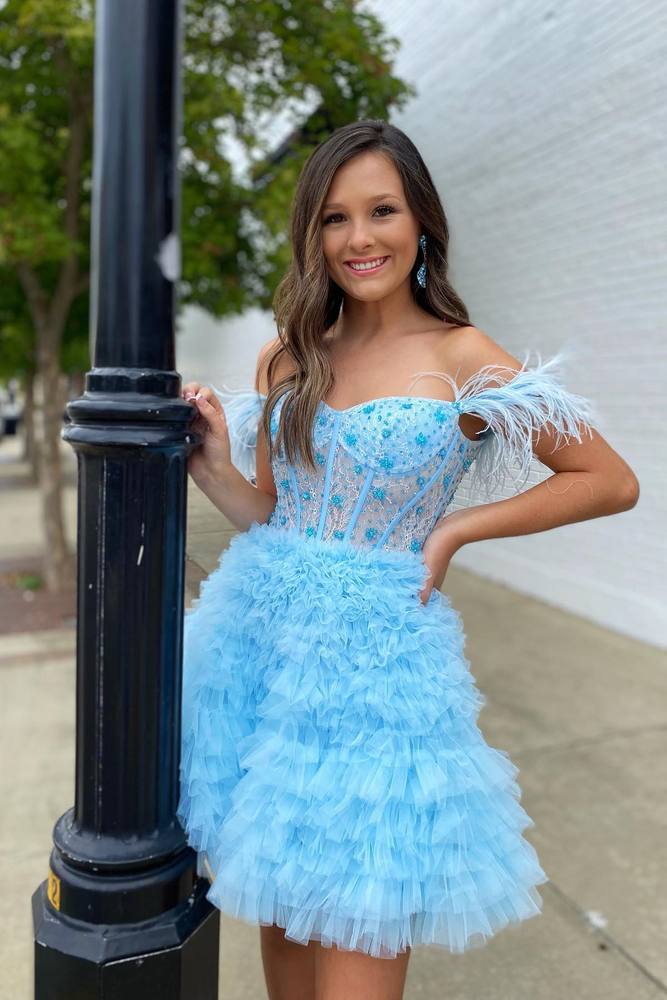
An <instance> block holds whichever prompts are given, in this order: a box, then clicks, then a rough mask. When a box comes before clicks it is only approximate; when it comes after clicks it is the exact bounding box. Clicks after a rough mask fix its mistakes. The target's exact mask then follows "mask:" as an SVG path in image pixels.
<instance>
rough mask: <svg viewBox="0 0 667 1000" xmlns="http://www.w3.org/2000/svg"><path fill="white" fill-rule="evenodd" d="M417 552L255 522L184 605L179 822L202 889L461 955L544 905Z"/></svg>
mask: <svg viewBox="0 0 667 1000" xmlns="http://www.w3.org/2000/svg"><path fill="white" fill-rule="evenodd" d="M427 574H428V570H427V568H426V565H425V563H424V560H423V557H422V556H421V554H420V553H413V552H405V551H382V550H362V549H359V548H355V547H353V546H352V545H350V544H348V543H346V542H341V543H329V542H323V541H317V540H314V539H311V538H306V537H305V536H303V535H299V534H297V533H296V532H295V531H293V530H288V531H286V530H282V529H279V528H277V527H274V526H270V525H266V524H258V523H253V524H252V526H251V528H250V530H249V531H247V532H242V533H240V534H237V535H235V536H234V537H233V539H232V541H231V543H230V545H229V547H228V549H227V550H226V551H225V552H224V553H223V555H222V556H221V559H220V562H219V565H218V567H217V568H216V569H215V570H214V572H213V573H211V575H210V576H209V577H208V578H207V579H206V580H204V582H203V584H202V587H201V591H200V596H199V598H198V599H197V600H195V602H194V603H193V605H192V607H191V608H190V609H189V610H188V612H187V613H186V616H185V629H184V680H183V716H182V719H183V725H182V759H181V799H180V803H179V819H180V821H181V823H182V824H183V827H184V828H185V830H186V832H187V835H188V840H189V843H190V844H191V845H192V847H194V848H195V849H196V850H197V851H198V852H199V861H200V866H201V867H200V870H204V867H205V866H207V868H208V871H209V874H210V877H212V884H211V888H210V890H209V892H208V898H209V899H210V900H211V902H212V903H213V904H215V906H217V907H218V908H219V909H220V910H223V911H224V912H226V913H227V914H229V915H231V916H233V917H237V918H240V919H242V920H245V921H247V922H249V923H253V924H265V925H270V924H277V925H279V926H280V927H283V928H285V936H286V937H287V938H289V939H291V940H293V941H297V942H299V943H301V944H306V943H307V942H308V941H309V940H311V939H316V940H319V941H321V942H322V944H323V945H325V946H328V947H331V946H332V945H336V946H337V947H338V948H340V949H346V950H354V951H363V952H366V953H368V954H370V955H373V956H376V957H382V958H392V957H395V956H396V955H397V954H398V953H399V952H402V951H405V950H406V948H408V947H414V946H416V945H437V946H441V947H443V948H446V949H448V950H449V951H452V952H463V951H465V950H467V949H469V948H472V947H475V946H478V945H481V944H483V943H484V942H485V941H486V940H487V939H488V938H489V937H491V936H492V935H493V934H495V933H496V932H497V931H498V930H500V929H501V928H503V927H505V926H506V925H508V924H513V923H518V922H519V921H522V920H525V919H526V918H529V917H532V916H535V915H537V914H538V913H540V912H541V903H542V900H541V897H540V895H539V893H538V892H537V890H536V888H535V886H536V885H538V884H540V883H542V882H545V881H547V876H546V875H545V873H544V871H543V870H542V868H541V867H540V864H539V862H538V858H537V855H536V852H535V850H534V848H533V846H532V845H531V844H530V843H529V841H527V840H526V839H525V838H524V837H523V836H522V831H523V830H525V829H526V828H527V827H529V826H532V825H533V821H532V820H531V819H530V818H529V817H528V815H527V814H526V812H525V810H524V809H523V808H522V807H521V805H520V804H519V799H520V796H521V792H520V789H519V786H518V784H517V782H516V776H517V773H518V768H517V767H516V766H515V765H514V764H513V763H512V762H511V760H510V758H509V757H508V755H507V754H506V753H505V752H504V751H502V750H497V749H495V748H493V747H490V746H489V745H488V744H487V743H486V742H485V740H484V738H483V736H482V734H481V732H480V729H479V728H478V726H477V722H476V719H477V716H478V713H479V710H480V708H481V707H482V705H483V704H484V702H485V699H484V697H483V695H481V694H480V692H479V691H478V690H477V688H476V686H475V680H474V677H473V675H472V674H471V672H470V667H469V663H468V661H467V660H466V658H465V656H464V639H465V637H464V633H463V629H462V625H461V619H460V615H459V613H458V612H457V611H456V610H454V609H453V608H452V606H451V604H450V602H449V600H448V598H447V597H446V596H445V595H443V594H442V593H440V592H439V591H437V590H434V591H432V593H431V596H430V599H429V601H428V603H427V604H425V605H424V604H422V602H421V600H420V598H419V592H420V590H421V588H422V587H423V585H424V582H425V581H426V579H427Z"/></svg>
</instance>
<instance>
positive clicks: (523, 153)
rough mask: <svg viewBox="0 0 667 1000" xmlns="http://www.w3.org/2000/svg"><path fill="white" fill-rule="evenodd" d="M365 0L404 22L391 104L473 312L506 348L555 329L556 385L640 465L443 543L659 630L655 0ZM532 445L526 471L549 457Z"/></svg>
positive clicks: (640, 633)
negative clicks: (605, 486)
mask: <svg viewBox="0 0 667 1000" xmlns="http://www.w3.org/2000/svg"><path fill="white" fill-rule="evenodd" d="M365 6H366V7H367V8H368V9H371V10H373V12H374V13H375V14H377V16H378V17H380V18H381V19H382V20H383V21H384V23H385V25H386V27H387V30H388V32H389V33H390V34H391V35H394V36H396V37H398V38H399V39H400V40H401V50H400V52H399V54H398V57H397V63H396V70H397V72H398V74H399V75H400V76H402V77H403V78H405V79H408V80H410V81H411V82H412V83H414V84H415V85H416V86H417V88H418V90H419V95H418V96H417V98H416V99H414V100H413V101H411V102H410V104H409V106H406V108H405V109H404V110H403V111H402V112H401V113H400V114H396V115H394V116H393V117H392V121H393V122H394V123H395V124H396V125H398V126H399V127H400V128H402V129H404V130H405V131H406V132H407V133H408V135H409V136H410V137H411V139H412V140H413V141H414V142H415V143H416V145H417V146H418V147H419V149H420V151H421V153H422V155H423V156H424V159H425V160H426V163H427V165H428V166H429V169H430V170H431V173H432V176H433V178H434V180H435V183H436V185H437V187H438V190H439V192H440V194H441V196H442V199H443V203H444V205H445V211H446V213H447V217H448V220H449V222H450V224H451V234H452V239H451V263H452V280H453V284H454V287H455V288H456V289H457V291H458V292H459V294H460V295H461V296H462V298H463V300H464V302H465V303H466V305H467V306H468V309H469V310H470V314H471V318H472V321H473V323H474V324H475V325H476V326H478V327H480V328H481V329H483V330H485V331H486V332H487V333H488V334H489V335H490V336H492V337H494V339H496V340H498V341H499V343H501V344H502V345H503V346H504V347H506V348H507V349H508V350H509V351H511V352H512V353H513V354H515V355H516V356H517V357H520V358H523V356H524V353H525V351H526V349H528V348H530V349H532V350H533V351H536V350H539V351H540V352H541V353H542V355H543V356H550V355H551V354H553V353H555V352H556V351H558V350H559V348H561V347H562V346H566V347H568V348H569V349H570V350H571V352H572V353H573V354H574V356H575V359H576V360H575V362H574V363H573V364H572V365H570V367H569V369H568V371H567V384H568V386H569V387H570V388H572V389H573V390H575V391H577V392H581V393H583V394H585V395H587V396H589V397H590V398H591V399H592V401H593V402H594V404H595V406H596V409H597V410H598V412H599V413H600V417H601V421H602V424H601V432H602V433H603V434H604V436H605V437H606V438H607V440H608V441H609V443H610V444H611V445H612V447H614V448H615V449H616V450H617V451H618V452H619V453H620V454H621V455H622V456H623V457H624V458H625V460H626V461H627V462H628V463H629V464H630V465H631V466H632V468H633V469H634V470H635V472H636V474H637V476H638V477H639V480H640V484H641V497H640V500H639V503H638V504H637V506H636V507H635V508H633V510H631V511H627V512H625V513H623V514H620V515H617V516H616V517H605V518H598V519H595V520H593V521H586V522H582V523H580V524H573V525H567V526H565V527H563V528H558V529H555V530H552V531H549V532H543V533H540V534H533V535H528V536H522V537H519V538H508V539H500V540H493V541H486V542H480V543H477V544H476V545H472V546H470V547H468V548H467V549H463V550H461V551H460V552H459V553H458V555H457V557H456V559H457V562H459V563H460V564H462V565H465V566H467V567H469V568H470V569H472V570H475V571H477V572H479V573H482V574H484V575H485V576H489V577H491V578H493V579H496V580H499V581H502V582H504V583H506V584H508V585H509V586H511V587H513V588H515V589H517V590H520V591H522V592H525V593H530V594H533V595H535V596H536V597H538V598H541V599H543V600H545V601H547V602H551V603H553V604H555V605H558V606H560V607H563V608H566V609H568V610H571V611H573V612H575V613H577V614H581V615H583V616H585V617H587V618H590V619H592V620H594V621H596V622H599V623H600V624H602V625H606V626H608V627H610V628H612V629H616V630H618V631H620V632H624V633H627V634H629V635H632V636H635V637H637V638H639V639H643V640H645V641H646V642H650V643H656V644H659V645H666V644H667V592H666V589H665V577H666V576H667V541H666V540H667V530H666V524H667V509H666V508H667V504H666V502H665V496H666V494H667V489H666V487H667V483H666V479H667V461H666V459H667V452H666V449H665V444H664V442H665V423H666V419H667V400H666V395H667V363H666V361H667V358H666V355H667V348H666V346H665V315H666V314H667V309H666V306H667V288H666V282H665V279H666V278H667V268H666V265H665V260H666V257H665V244H666V239H665V234H666V233H667V199H666V180H667V178H666V175H665V153H666V149H667V143H666V141H665V139H666V135H667V115H666V112H665V82H666V80H665V77H666V76H667V71H666V68H665V67H666V62H667V61H666V60H665V48H664V39H665V37H667V8H666V7H665V5H664V4H662V3H660V2H659V0H649V2H647V3H641V4H637V3H632V2H629V0H623V2H611V0H597V2H593V3H587V4H584V3H582V2H573V0H560V2H559V3H548V2H543V0H542V2H539V0H538V2H532V3H529V2H528V0H515V2H505V3H497V2H493V0H476V2H470V0H465V2H463V0H461V2H452V0H446V2H442V3H439V4H434V3H433V2H429V0H410V2H409V3H408V2H405V0H369V2H367V3H366V5H365ZM534 357H535V354H534V353H533V358H534ZM535 464H536V468H535V474H534V476H533V477H532V481H533V482H538V481H539V480H540V479H542V478H544V477H545V476H546V475H549V474H550V470H548V469H546V467H544V466H541V465H539V464H538V463H535Z"/></svg>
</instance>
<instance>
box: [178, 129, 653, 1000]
mask: <svg viewBox="0 0 667 1000" xmlns="http://www.w3.org/2000/svg"><path fill="white" fill-rule="evenodd" d="M291 243H292V250H293V260H292V263H291V266H290V269H289V271H288V273H287V274H286V276H285V278H284V280H283V282H282V284H281V286H280V288H279V289H278V292H277V295H276V303H275V313H276V322H277V328H278V337H277V338H276V340H275V341H271V342H270V343H269V344H268V345H266V346H265V348H264V349H263V350H262V351H261V352H260V357H259V359H258V366H257V379H256V383H255V389H254V390H253V389H251V388H249V389H247V390H241V391H237V392H233V391H227V392H222V393H218V392H217V391H216V390H214V389H213V388H211V387H201V386H199V385H197V384H190V385H188V386H186V387H185V389H184V396H185V397H186V398H187V399H192V401H193V406H195V407H196V408H197V411H198V417H197V421H196V424H195V429H197V430H199V431H201V432H202V443H201V444H200V445H199V446H198V447H197V448H196V449H195V450H194V451H193V453H192V455H191V457H190V464H189V471H190V473H191V475H192V477H193V479H194V481H195V482H196V483H197V485H198V486H199V487H200V488H201V489H202V490H203V491H204V493H206V494H207V496H208V497H209V498H210V499H211V500H212V502H213V503H214V504H215V505H216V506H217V507H218V508H219V509H220V510H221V511H222V512H223V513H224V514H225V515H226V517H227V518H228V519H229V520H230V521H231V522H232V524H234V525H235V526H236V528H238V529H239V533H238V534H237V535H235V536H234V538H233V540H232V542H231V544H230V545H229V547H228V549H227V550H226V552H225V553H224V554H223V556H222V557H221V560H220V563H219V566H218V567H217V569H216V570H215V571H214V572H213V573H212V574H211V575H210V576H209V577H208V579H206V580H205V581H204V583H203V585H202V588H201V593H200V596H199V599H198V600H197V601H195V603H194V605H193V607H192V608H191V609H190V611H189V613H188V614H187V615H186V623H185V654H184V704H183V754H182V795H181V803H180V809H179V816H180V819H181V821H182V823H183V825H184V827H185V829H186V830H187V832H188V836H189V841H190V843H191V844H192V846H193V847H194V848H196V849H197V851H198V852H199V858H200V861H201V870H202V872H204V871H205V872H206V873H207V874H208V877H209V878H210V879H211V880H212V885H211V889H210V891H209V898H210V899H211V900H212V902H213V903H214V904H215V905H216V906H218V907H219V908H220V909H222V910H224V911H225V912H227V913H229V914H231V915H232V916H235V917H240V918H242V919H244V920H246V921H249V922H251V923H254V924H258V925H260V935H261V949H262V957H263V962H264V970H265V974H266V981H267V987H268V991H269V996H270V998H271V1000H283V998H284V1000H344V998H345V1000H348V998H353V997H354V998H358V997H363V998H364V1000H380V998H381V1000H398V998H400V997H401V996H402V994H403V987H404V982H405V976H406V970H407V963H408V959H409V955H410V952H411V949H412V947H414V946H415V945H420V944H421V945H437V946H440V947H443V948H446V949H448V950H450V951H453V952H462V951H464V950H466V949H468V948H471V947H474V946H478V945H481V944H483V943H484V942H485V941H486V940H487V939H488V938H489V937H491V936H492V935H493V934H495V933H496V932H497V931H499V930H500V929H501V928H503V927H505V926H506V925H509V924H512V923H517V922H519V921H522V920H525V919H527V918H529V917H532V916H534V915H536V914H538V913H539V912H540V911H541V897H540V895H539V893H538V892H537V890H536V886H537V885H539V884H540V883H543V882H545V881H546V879H547V875H546V874H545V872H544V871H543V870H542V868H541V867H540V864H539V861H538V858H537V856H536V853H535V850H534V848H533V847H532V845H531V844H530V843H529V842H528V841H527V840H526V839H525V838H524V837H523V836H522V831H523V830H524V829H525V828H526V827H527V826H529V825H532V820H530V818H529V817H528V815H527V814H526V812H525V811H524V810H523V808H522V807H521V806H520V804H519V798H520V790H519V787H518V785H517V783H516V781H515V778H516V775H517V772H518V769H517V767H516V766H515V765H514V764H513V763H512V762H511V760H510V759H509V757H508V755H507V754H506V753H505V752H504V751H502V750H497V749H495V748H492V747H490V746H489V745H488V744H487V743H486V742H485V740H484V738H483V736H482V734H481V732H480V730H479V728H478V726H477V722H476V720H477V716H478V713H479V710H480V708H481V707H482V705H483V704H484V697H483V695H481V694H480V692H479V691H478V689H477V688H476V685H475V682H474V678H473V676H472V674H471V672H470V666H469V663H468V661H467V660H466V658H465V655H464V633H463V629H462V626H461V621H460V617H459V614H458V612H457V611H456V610H455V609H454V608H452V606H451V604H450V601H449V599H448V598H447V597H446V596H445V595H444V594H442V593H441V592H440V591H439V587H440V586H441V584H442V583H443V580H444V578H445V574H446V572H447V567H448V565H449V562H450V560H451V558H452V556H453V555H454V553H455V552H457V551H458V550H459V549H460V548H461V547H462V546H463V545H470V544H471V543H473V542H476V541H479V540H481V539H486V538H497V537H501V536H506V535H524V534H528V533H530V532H536V531H545V530H547V529H549V528H555V527H558V526H559V525H563V524H568V523H571V522H573V521H582V520H585V519H587V518H593V517H600V516H603V515H608V514H614V513H616V512H618V511H623V510H628V509H629V508H631V507H632V506H633V505H634V504H635V503H636V501H637V497H638V484H637V479H636V478H635V476H634V474H633V472H632V471H631V469H630V468H629V467H628V466H627V464H626V463H625V462H624V461H623V459H622V458H621V457H620V456H619V455H618V454H617V453H616V452H615V451H614V450H613V449H612V448H611V447H610V446H609V445H608V444H607V443H606V442H605V441H604V440H603V439H602V438H601V437H600V435H599V433H598V432H597V431H596V430H594V428H593V419H592V413H591V408H590V406H589V404H588V402H587V401H586V399H584V398H582V397H581V396H578V395H575V394H574V393H572V392H570V391H569V390H568V389H567V388H565V386H564V385H563V384H562V382H561V380H560V379H559V378H558V377H557V371H558V364H559V362H560V357H558V356H555V357H553V358H551V359H550V360H547V361H545V362H542V361H539V362H538V363H537V364H535V365H532V366H529V365H528V364H527V361H524V362H523V363H522V362H520V361H519V360H518V359H517V358H515V357H513V356H512V355H511V354H508V353H507V351H505V350H504V349H503V348H502V347H500V346H499V345H498V344H497V343H495V341H494V340H492V339H491V337H489V336H488V335H487V334H486V333H484V332H483V331H481V330H479V329H478V328H476V327H475V326H473V325H471V324H470V319H469V316H468V313H467V311H466V308H465V306H464V304H463V302H462V301H461V299H460V298H459V297H458V295H457V294H456V293H455V291H454V289H453V288H452V286H451V285H450V284H449V282H448V279H447V244H448V229H447V222H446V219H445V215H444V212H443V208H442V205H441V203H440V199H439V197H438V194H437V192H436V189H435V187H434V185H433V181H432V179H431V177H430V174H429V172H428V170H427V168H426V166H425V165H424V162H423V160H422V158H421V157H420V155H419V153H418V151H417V149H416V148H415V146H414V145H413V144H412V142H411V141H410V140H409V139H408V137H407V136H406V135H405V134H404V133H403V132H401V131H400V130H399V129H397V128H395V127H394V126H392V125H389V124H387V123H386V122H383V121H359V122H355V123H353V124H351V125H348V126H345V127H344V128H340V129H338V130H337V131H336V132H334V133H333V134H332V135H331V137H330V138H329V139H327V140H326V141H325V142H323V143H322V144H320V145H319V146H318V147H317V148H316V149H315V150H314V152H313V153H312V155H311V156H310V158H309V160H308V161H307V163H306V164H305V166H304V168H303V171H302V173H301V176H300V178H299V181H298V185H297V189H296V193H295V198H294V204H293V213H292V223H291ZM533 454H534V455H536V456H537V457H538V458H539V460H540V461H541V462H543V463H544V464H545V465H547V466H548V467H549V468H550V469H551V470H552V471H553V475H551V476H549V477H548V478H547V479H546V480H545V481H543V482H541V483H539V484H538V485H536V486H533V487H532V488H529V489H525V490H522V491H521V490H520V489H519V492H518V493H516V495H514V496H511V497H509V498H507V499H501V500H495V501H493V500H489V502H488V503H487V502H485V503H480V504H478V505H476V506H473V507H468V508H465V509H458V510H455V511H453V512H449V513H448V507H449V506H450V504H451V501H452V498H453V496H454V493H455V491H456V489H457V487H458V485H459V483H460V482H461V480H462V478H463V476H464V475H465V474H466V473H467V472H468V470H472V471H471V472H470V476H471V478H473V479H474V480H475V481H476V482H477V483H478V484H479V485H481V486H483V487H485V488H486V489H487V490H488V492H489V494H490V495H493V492H494V491H497V490H498V489H499V488H500V487H501V486H502V484H503V482H504V481H506V480H507V479H508V476H511V477H512V480H513V482H514V485H515V489H516V483H517V482H519V481H520V482H521V485H522V486H523V485H525V479H526V475H527V472H528V466H529V463H530V460H531V457H532V455H533ZM512 480H510V481H512ZM485 499H489V497H488V496H487V497H485Z"/></svg>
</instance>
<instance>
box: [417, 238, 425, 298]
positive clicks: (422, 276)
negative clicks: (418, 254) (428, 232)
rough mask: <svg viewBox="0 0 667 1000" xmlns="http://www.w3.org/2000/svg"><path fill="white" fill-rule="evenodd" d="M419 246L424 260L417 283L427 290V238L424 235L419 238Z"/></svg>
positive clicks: (418, 273) (418, 272)
mask: <svg viewBox="0 0 667 1000" xmlns="http://www.w3.org/2000/svg"><path fill="white" fill-rule="evenodd" d="M419 246H420V247H421V251H422V256H423V258H424V259H423V261H422V263H421V266H420V268H419V270H418V271H417V281H418V282H419V284H420V285H421V286H422V288H426V236H425V235H424V233H422V234H421V236H420V237H419Z"/></svg>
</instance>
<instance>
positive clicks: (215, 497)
mask: <svg viewBox="0 0 667 1000" xmlns="http://www.w3.org/2000/svg"><path fill="white" fill-rule="evenodd" d="M267 347H268V345H265V346H264V347H263V348H262V350H261V351H260V353H259V357H258V361H257V370H258V374H257V376H256V379H255V385H256V387H257V388H259V386H260V374H259V372H260V368H261V366H262V362H263V358H264V356H265V354H266V351H267ZM182 395H183V398H184V399H190V400H191V401H192V403H193V405H194V406H196V407H197V411H198V414H199V417H198V419H197V420H195V422H194V424H193V427H192V429H193V431H195V432H196V433H198V434H201V436H202V443H201V444H200V445H199V446H198V447H197V448H195V449H194V450H193V451H192V452H191V454H190V457H189V459H188V472H189V473H190V475H191V476H192V478H193V480H194V482H195V483H196V484H197V486H198V487H199V489H200V490H201V491H202V493H205V494H206V496H207V497H208V498H209V500H210V501H211V503H213V504H214V505H215V506H216V507H217V508H218V510H220V511H222V513H223V514H224V515H225V517H226V518H227V519H228V520H229V521H230V522H231V523H232V524H233V525H234V527H235V528H237V529H238V530H239V531H247V530H248V528H249V527H250V525H251V524H252V523H253V522H254V521H257V522H258V523H260V524H264V523H266V521H268V519H269V517H270V516H271V514H272V513H273V510H274V507H275V505H276V495H277V494H276V489H275V484H274V482H273V476H272V474H271V467H270V465H269V463H268V457H267V455H268V449H267V444H266V441H265V439H264V433H263V431H262V428H261V425H260V426H259V428H258V432H257V448H256V453H257V475H256V482H257V486H253V484H252V483H250V482H249V481H248V480H247V479H246V478H245V476H244V475H243V474H242V473H241V472H239V470H238V469H237V468H236V466H234V465H233V464H232V461H231V448H230V441H229V429H228V427H227V421H226V418H225V411H224V407H223V406H222V403H221V402H220V400H219V399H218V397H217V395H216V394H215V392H214V391H213V389H211V388H209V387H208V386H200V385H199V384H198V383H197V382H190V383H188V384H187V385H185V386H184V387H183V392H182Z"/></svg>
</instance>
